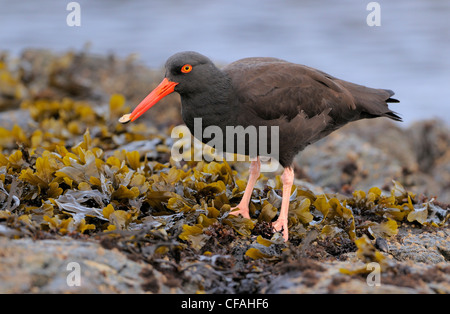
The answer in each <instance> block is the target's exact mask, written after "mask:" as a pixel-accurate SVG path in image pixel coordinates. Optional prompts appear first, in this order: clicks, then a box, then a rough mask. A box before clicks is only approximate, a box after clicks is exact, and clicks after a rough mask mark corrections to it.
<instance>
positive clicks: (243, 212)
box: [230, 205, 250, 219]
mask: <svg viewBox="0 0 450 314" xmlns="http://www.w3.org/2000/svg"><path fill="white" fill-rule="evenodd" d="M239 214H240V215H241V216H242V217H244V218H247V219H250V215H249V214H248V207H247V208H245V207H244V206H239V205H238V206H236V207H233V208H231V209H230V215H234V216H239Z"/></svg>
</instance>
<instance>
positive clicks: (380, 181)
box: [296, 119, 450, 203]
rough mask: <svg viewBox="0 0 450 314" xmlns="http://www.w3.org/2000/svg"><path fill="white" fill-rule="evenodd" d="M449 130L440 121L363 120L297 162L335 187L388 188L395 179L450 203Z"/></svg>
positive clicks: (308, 173)
mask: <svg viewBox="0 0 450 314" xmlns="http://www.w3.org/2000/svg"><path fill="white" fill-rule="evenodd" d="M449 134H450V129H449V127H448V126H447V125H446V124H445V123H444V122H443V121H440V120H430V121H422V122H417V123H415V124H413V125H411V126H409V127H408V128H401V127H399V126H398V124H396V123H394V122H392V121H389V120H387V119H374V120H362V121H357V122H355V123H351V124H349V125H347V126H345V127H344V128H342V129H340V130H338V131H336V132H334V133H332V134H330V135H329V136H328V137H326V138H324V139H322V140H321V141H319V142H317V143H315V144H314V145H311V146H308V147H307V148H306V149H305V150H304V151H303V152H302V153H300V154H299V155H298V156H297V158H296V163H297V164H298V165H299V166H300V167H301V168H302V169H303V171H304V172H305V173H306V176H307V177H309V179H310V180H311V181H312V182H314V183H315V184H317V185H319V186H322V187H324V188H328V189H330V190H331V191H344V192H346V191H348V190H349V188H350V191H351V190H358V189H363V190H367V189H370V188H371V187H373V186H379V187H384V188H385V189H389V188H390V187H391V186H392V183H391V181H392V180H393V179H394V180H398V181H400V182H402V184H404V185H405V187H408V188H410V189H411V190H412V191H413V192H414V193H422V194H426V195H434V196H436V197H437V199H438V200H439V201H441V202H444V203H449V202H450V193H449V191H450V175H449V173H450V171H449V169H450V150H449V147H450V136H449Z"/></svg>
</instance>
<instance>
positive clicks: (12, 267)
mask: <svg viewBox="0 0 450 314" xmlns="http://www.w3.org/2000/svg"><path fill="white" fill-rule="evenodd" d="M72 262H74V263H77V264H78V265H79V267H80V280H81V281H80V285H79V286H78V285H73V286H70V285H69V284H68V282H69V283H71V282H73V283H76V281H75V279H76V278H75V277H70V274H71V272H73V271H74V270H75V268H72V267H70V266H71V265H70V264H69V263H72ZM143 271H144V272H147V273H149V272H152V274H153V275H154V276H155V277H156V278H157V279H158V285H157V288H153V292H168V291H170V289H169V288H167V287H165V286H164V284H163V280H162V275H161V274H160V273H159V272H158V271H156V270H154V269H152V267H151V266H149V265H144V264H142V263H137V262H133V261H131V260H129V259H128V258H127V257H126V256H125V255H124V254H122V253H120V252H119V251H118V250H107V249H104V248H103V247H102V246H101V245H99V244H98V243H95V242H90V241H89V242H88V241H77V240H72V239H61V240H40V241H33V240H32V239H19V240H10V239H8V238H5V237H0V282H1V284H0V293H119V292H120V293H142V292H144V289H143V287H142V285H144V287H145V284H148V282H147V281H146V278H143V277H142V276H141V275H140V273H141V272H143ZM147 279H148V276H147Z"/></svg>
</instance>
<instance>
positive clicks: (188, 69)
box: [181, 64, 192, 73]
mask: <svg viewBox="0 0 450 314" xmlns="http://www.w3.org/2000/svg"><path fill="white" fill-rule="evenodd" d="M191 71H192V65H190V64H185V65H183V66H182V67H181V72H183V73H189V72H191Z"/></svg>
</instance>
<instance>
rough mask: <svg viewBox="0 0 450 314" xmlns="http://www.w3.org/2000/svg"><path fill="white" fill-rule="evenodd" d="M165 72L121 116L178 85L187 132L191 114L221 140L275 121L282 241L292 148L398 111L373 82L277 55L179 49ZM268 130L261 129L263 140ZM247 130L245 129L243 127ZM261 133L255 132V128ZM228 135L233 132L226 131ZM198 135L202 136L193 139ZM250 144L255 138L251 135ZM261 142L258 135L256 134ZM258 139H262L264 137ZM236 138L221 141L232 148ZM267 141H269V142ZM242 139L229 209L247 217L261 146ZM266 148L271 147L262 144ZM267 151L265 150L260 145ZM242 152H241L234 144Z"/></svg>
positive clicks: (285, 231)
mask: <svg viewBox="0 0 450 314" xmlns="http://www.w3.org/2000/svg"><path fill="white" fill-rule="evenodd" d="M165 68H166V74H165V78H164V80H163V81H162V82H161V84H160V85H159V86H158V87H156V88H155V89H154V90H153V91H152V92H151V93H150V94H149V95H148V96H147V97H146V98H145V99H144V100H143V101H142V102H141V103H140V104H139V105H138V106H137V107H136V109H135V110H134V111H133V112H132V113H131V114H128V115H125V116H123V117H122V118H121V120H120V122H122V123H126V122H129V121H134V120H136V119H137V118H138V117H139V116H140V115H142V114H143V113H144V112H145V111H147V110H148V109H150V108H151V107H152V106H153V105H154V104H155V103H157V102H158V101H159V100H160V99H161V98H163V97H164V96H166V95H168V94H170V93H172V92H174V91H175V92H178V93H179V94H180V96H181V104H182V109H181V112H182V117H183V120H184V122H185V123H186V125H187V126H188V128H189V129H190V131H191V133H192V134H194V119H195V118H201V119H202V129H205V128H206V127H208V126H217V127H220V128H221V129H222V130H223V136H224V138H223V142H222V143H226V142H227V141H229V140H233V139H234V138H233V139H230V138H228V139H227V138H226V132H225V129H226V128H227V127H228V126H242V127H244V128H247V127H249V126H254V127H256V129H257V130H260V128H259V127H274V126H275V127H278V132H279V133H278V135H279V142H278V143H277V142H276V144H277V145H278V161H279V162H280V164H281V165H282V166H283V167H284V173H283V175H282V176H281V179H282V183H283V193H282V204H281V209H280V214H279V217H278V219H277V220H276V221H275V222H274V223H273V225H272V226H273V228H274V230H275V231H281V232H282V233H283V238H284V239H285V240H286V241H287V240H288V225H287V221H288V209H289V198H290V191H291V187H292V184H293V182H294V170H293V168H292V162H293V159H294V157H295V155H296V154H297V153H299V152H300V151H302V150H303V149H304V148H305V147H306V146H307V145H309V144H311V143H314V142H316V141H318V140H320V139H321V138H323V137H325V136H327V135H328V134H330V133H331V132H333V131H335V130H337V129H338V128H340V127H342V126H343V125H345V124H347V123H348V122H351V121H356V120H360V119H364V118H377V117H387V118H390V119H393V120H395V121H401V118H400V117H399V116H398V115H397V114H396V113H395V112H393V111H391V110H390V109H389V108H388V105H387V103H392V102H398V100H396V99H393V98H391V96H393V95H394V92H392V91H391V90H388V89H374V88H368V87H365V86H362V85H357V84H353V83H350V82H346V81H343V80H340V79H338V78H335V77H333V76H331V75H328V74H327V73H324V72H322V71H319V70H316V69H313V68H310V67H307V66H304V65H300V64H294V63H290V62H287V61H284V60H280V59H276V58H246V59H242V60H238V61H236V62H233V63H231V64H230V65H228V66H226V67H224V68H223V69H219V68H217V67H216V66H215V65H214V64H213V63H212V62H211V60H210V59H208V58H207V57H205V56H203V55H201V54H199V53H197V52H191V51H188V52H180V53H177V54H175V55H173V56H172V57H170V58H169V59H168V60H167V62H166V65H165ZM270 134H271V133H270V132H265V133H264V136H266V137H267V139H265V140H266V143H269V144H268V145H269V146H270V143H273V142H272V141H270V139H269V137H270ZM247 135H248V134H247ZM258 135H260V134H258ZM233 137H234V135H233ZM200 140H203V141H204V142H206V141H205V139H204V138H203V139H202V138H200ZM250 140H253V142H252V143H255V139H250ZM258 141H259V142H257V143H258V145H260V143H261V142H260V139H259V140H258ZM263 142H264V141H263ZM239 144H242V142H241V143H237V144H235V145H232V146H231V145H230V146H227V147H223V148H224V150H225V151H228V152H232V153H234V152H236V150H237V149H238V146H239ZM272 145H273V144H272ZM249 146H250V143H246V144H245V153H246V154H251V155H256V156H254V157H256V160H255V161H252V162H251V164H250V175H249V180H248V183H247V187H246V189H245V192H244V196H243V198H242V200H241V202H240V203H239V205H238V206H237V207H235V208H234V211H232V212H231V214H233V215H239V214H241V215H242V216H243V217H246V218H250V217H249V209H248V205H249V202H250V198H251V195H252V191H253V187H254V185H255V182H256V180H257V179H258V177H259V173H260V160H259V157H258V156H259V155H262V154H264V153H262V152H261V151H260V147H259V146H257V151H256V152H251V151H250V150H249V148H248V147H249ZM269 148H270V149H273V148H274V147H269ZM267 151H270V150H267V149H266V150H265V152H267ZM240 152H242V151H240Z"/></svg>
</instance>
